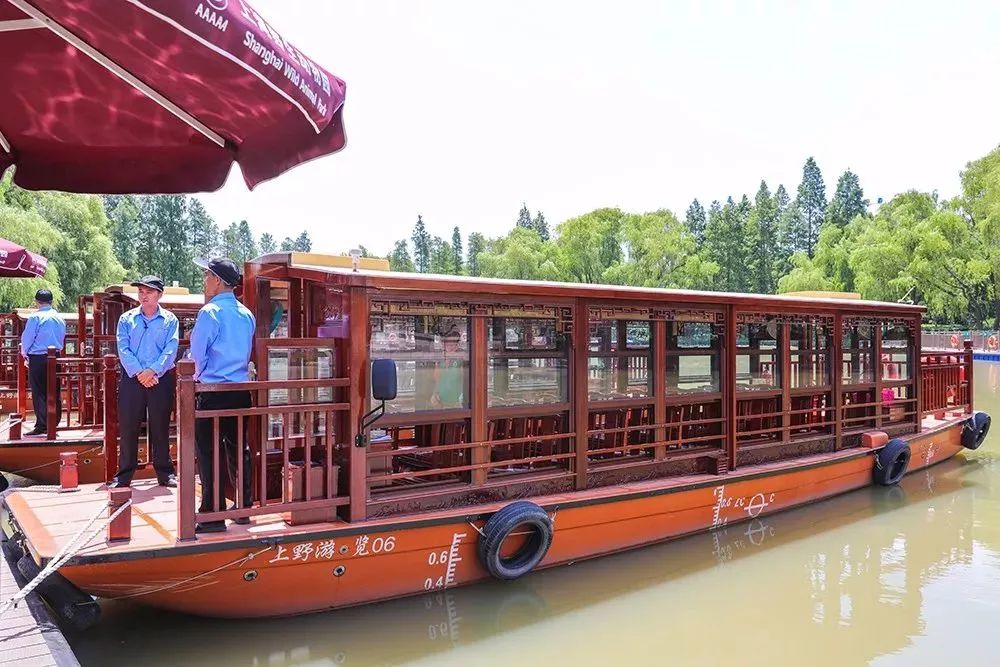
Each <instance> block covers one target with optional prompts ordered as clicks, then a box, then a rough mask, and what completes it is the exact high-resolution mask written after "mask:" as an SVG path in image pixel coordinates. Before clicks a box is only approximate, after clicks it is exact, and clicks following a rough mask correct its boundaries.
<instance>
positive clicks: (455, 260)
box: [451, 225, 464, 275]
mask: <svg viewBox="0 0 1000 667" xmlns="http://www.w3.org/2000/svg"><path fill="white" fill-rule="evenodd" d="M451 252H452V260H451V265H452V267H453V268H454V273H455V275H461V273H462V269H463V264H464V262H463V261H462V233H461V232H460V231H459V230H458V226H457V225H456V227H455V229H453V230H452V232H451Z"/></svg>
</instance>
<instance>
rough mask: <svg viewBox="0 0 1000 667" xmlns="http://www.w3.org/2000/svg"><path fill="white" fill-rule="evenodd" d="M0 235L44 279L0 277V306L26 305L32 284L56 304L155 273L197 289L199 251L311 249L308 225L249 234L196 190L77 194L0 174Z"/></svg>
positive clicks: (251, 253) (240, 253)
mask: <svg viewBox="0 0 1000 667" xmlns="http://www.w3.org/2000/svg"><path fill="white" fill-rule="evenodd" d="M0 238H5V239H9V240H11V241H14V242H15V243H18V244H19V245H22V246H24V247H26V248H28V249H29V250H32V251H34V252H37V253H39V254H41V255H43V256H45V257H46V258H47V259H48V260H49V265H48V269H47V271H46V274H45V276H44V277H43V278H36V279H27V280H26V279H16V280H15V279H2V280H0V311H4V312H5V311H9V310H10V309H12V308H18V307H25V306H29V305H31V303H32V300H33V298H34V294H35V291H36V290H38V289H40V288H47V289H51V290H52V292H53V295H54V296H55V297H56V303H57V305H58V306H59V307H61V308H73V307H74V306H75V304H76V297H77V295H79V294H89V293H92V292H93V291H94V290H96V289H100V288H103V287H105V286H107V285H111V284H115V283H117V282H121V281H123V280H126V279H135V278H138V277H140V276H143V275H149V274H153V275H158V276H160V277H162V278H163V279H164V281H166V282H167V284H170V283H171V282H173V281H176V282H177V283H178V284H179V285H181V286H183V287H188V288H190V289H192V290H194V291H200V289H201V286H202V273H201V269H199V268H198V267H196V266H195V265H194V264H193V263H192V261H191V260H192V259H194V258H195V257H200V256H211V255H217V254H222V255H227V256H229V257H231V258H233V259H234V260H235V261H237V262H240V263H242V262H244V261H247V260H249V259H253V258H254V257H257V256H258V255H261V254H266V253H270V252H276V251H300V252H309V251H311V250H312V240H311V239H310V237H309V233H308V232H307V231H303V232H301V233H300V234H299V235H298V236H296V237H291V236H289V237H286V238H284V239H282V240H281V241H280V242H278V240H277V239H275V238H274V237H273V236H272V235H271V234H267V233H264V234H261V235H260V236H259V237H258V236H256V235H255V234H254V233H253V230H252V229H251V227H250V225H249V223H247V221H246V220H240V221H238V222H233V223H231V224H229V225H226V226H224V227H223V226H220V225H219V224H218V223H217V222H216V221H215V220H214V219H213V218H212V216H210V215H209V214H208V212H207V211H206V210H205V207H204V205H203V204H202V202H201V201H200V200H198V199H197V198H196V197H188V196H182V195H149V196H134V195H106V196H100V197H98V196H93V195H77V194H68V193H63V192H31V191H28V190H23V189H21V188H19V187H17V186H15V185H14V184H13V183H12V182H11V177H10V175H9V174H8V175H7V176H5V177H4V178H3V179H0Z"/></svg>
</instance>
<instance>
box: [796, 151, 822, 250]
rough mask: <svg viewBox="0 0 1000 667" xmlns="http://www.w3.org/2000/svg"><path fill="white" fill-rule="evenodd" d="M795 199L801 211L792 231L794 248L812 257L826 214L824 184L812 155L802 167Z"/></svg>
mask: <svg viewBox="0 0 1000 667" xmlns="http://www.w3.org/2000/svg"><path fill="white" fill-rule="evenodd" d="M795 201H796V203H797V204H798V209H799V211H800V213H801V217H800V218H799V219H798V220H797V221H796V222H797V223H798V224H797V225H796V227H795V228H794V230H793V233H792V238H793V240H794V243H795V250H796V251H798V250H803V251H805V252H806V254H808V255H809V256H810V257H812V256H813V252H814V250H815V248H816V242H817V241H818V240H819V228H820V225H822V224H823V218H824V217H825V216H826V185H825V184H824V183H823V174H822V172H821V171H820V169H819V165H817V164H816V160H814V159H813V158H812V157H810V158H809V159H807V160H806V163H805V165H804V166H803V167H802V182H801V183H799V190H798V196H797V197H796V198H795Z"/></svg>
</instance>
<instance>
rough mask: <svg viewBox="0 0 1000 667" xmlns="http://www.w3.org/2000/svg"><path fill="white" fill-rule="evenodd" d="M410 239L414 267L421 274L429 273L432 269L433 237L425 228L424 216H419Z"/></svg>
mask: <svg viewBox="0 0 1000 667" xmlns="http://www.w3.org/2000/svg"><path fill="white" fill-rule="evenodd" d="M410 239H411V240H412V241H413V265H414V266H415V267H416V269H417V271H418V272H419V273H427V272H428V271H430V268H431V235H430V234H428V233H427V227H425V226H424V218H423V216H420V215H418V216H417V223H416V224H415V225H413V234H411V236H410Z"/></svg>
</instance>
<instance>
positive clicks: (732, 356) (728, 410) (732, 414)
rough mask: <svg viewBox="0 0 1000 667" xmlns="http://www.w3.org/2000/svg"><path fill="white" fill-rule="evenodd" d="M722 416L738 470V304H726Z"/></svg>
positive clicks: (731, 461) (731, 463) (730, 454)
mask: <svg viewBox="0 0 1000 667" xmlns="http://www.w3.org/2000/svg"><path fill="white" fill-rule="evenodd" d="M723 354H724V355H725V361H724V363H723V366H722V376H723V378H724V380H723V385H722V416H723V417H724V418H725V420H726V421H725V436H726V457H727V458H728V459H729V469H730V470H736V306H735V305H732V304H730V305H728V306H726V337H725V344H724V345H723Z"/></svg>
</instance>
